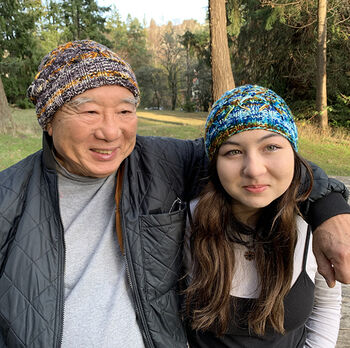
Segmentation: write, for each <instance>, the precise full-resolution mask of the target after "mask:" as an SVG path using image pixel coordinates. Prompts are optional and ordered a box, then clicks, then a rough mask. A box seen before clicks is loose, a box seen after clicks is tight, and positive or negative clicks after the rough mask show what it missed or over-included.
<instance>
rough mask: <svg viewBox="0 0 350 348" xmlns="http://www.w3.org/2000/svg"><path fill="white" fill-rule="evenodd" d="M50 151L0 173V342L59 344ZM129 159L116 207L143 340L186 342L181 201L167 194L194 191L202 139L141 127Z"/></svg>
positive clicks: (60, 265)
mask: <svg viewBox="0 0 350 348" xmlns="http://www.w3.org/2000/svg"><path fill="white" fill-rule="evenodd" d="M51 157H52V156H51V152H50V151H49V149H45V146H44V151H43V152H42V151H39V152H38V153H36V154H34V155H32V156H30V157H28V158H26V159H25V160H23V161H22V162H20V163H18V164H17V165H15V166H13V167H11V168H9V169H7V170H5V171H3V172H2V173H1V174H0V271H1V273H0V346H1V347H3V346H5V347H11V348H12V347H35V348H47V347H59V346H60V342H61V337H60V336H61V330H62V323H63V274H64V240H63V232H62V227H61V226H62V225H61V221H60V215H59V208H58V207H59V205H58V198H57V181H56V180H57V177H56V173H55V171H54V170H53V168H54V165H53V163H52V162H53V159H52V158H51ZM48 160H50V161H51V163H49V164H48V163H47V162H48ZM42 161H44V162H45V166H44V167H43V166H42ZM125 162H126V163H125V168H126V170H125V174H124V183H123V196H122V203H121V209H122V211H121V217H122V223H123V231H124V238H125V251H126V259H127V267H128V274H129V279H130V282H131V284H130V285H131V288H132V291H133V294H134V300H135V305H136V313H137V315H138V320H139V323H140V326H141V329H142V331H143V333H144V337H146V346H147V347H186V346H187V343H186V337H185V334H184V331H183V328H182V325H181V321H180V317H179V314H178V308H179V303H178V297H177V295H176V290H177V279H178V276H179V271H180V267H181V260H182V254H181V245H182V238H183V232H184V221H185V219H184V218H185V210H184V204H181V203H179V204H177V205H173V203H174V201H176V202H179V201H181V202H185V201H186V200H187V199H190V198H191V197H192V196H193V195H194V194H195V193H196V192H195V189H194V188H195V187H197V185H194V183H195V182H197V181H198V180H199V174H200V172H201V169H202V168H203V167H205V156H204V147H203V142H202V140H198V141H182V140H172V139H160V138H157V140H155V138H143V137H138V139H137V144H136V147H135V150H134V151H133V153H132V154H131V155H130V156H129V158H128V159H127V160H126V161H125ZM185 183H186V185H185ZM171 209H173V210H174V211H172V212H170V210H171ZM116 247H117V246H116Z"/></svg>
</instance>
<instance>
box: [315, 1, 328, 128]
mask: <svg viewBox="0 0 350 348" xmlns="http://www.w3.org/2000/svg"><path fill="white" fill-rule="evenodd" d="M317 19H318V25H317V79H316V81H317V87H316V91H317V94H316V109H317V112H318V114H319V117H320V119H319V121H320V126H321V128H322V129H326V128H327V127H328V114H327V72H326V67H327V0H319V1H318V13H317Z"/></svg>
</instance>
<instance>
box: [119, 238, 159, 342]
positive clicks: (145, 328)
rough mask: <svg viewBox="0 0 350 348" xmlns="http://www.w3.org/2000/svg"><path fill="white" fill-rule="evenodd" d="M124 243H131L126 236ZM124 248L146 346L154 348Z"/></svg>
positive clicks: (136, 310)
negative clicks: (127, 241) (126, 240)
mask: <svg viewBox="0 0 350 348" xmlns="http://www.w3.org/2000/svg"><path fill="white" fill-rule="evenodd" d="M124 245H125V246H129V244H127V245H126V243H125V238H124ZM124 250H125V266H126V267H125V268H126V274H127V277H128V282H129V285H130V289H131V293H132V295H133V298H134V304H135V312H136V318H139V320H140V322H141V329H142V331H141V332H142V334H143V336H144V338H145V346H146V347H147V348H154V345H153V341H152V338H151V335H150V333H149V330H148V326H147V322H146V317H145V313H144V312H143V311H142V304H141V299H140V294H139V291H138V289H137V287H136V280H135V275H134V272H133V266H132V263H131V260H130V256H129V257H128V254H127V253H126V248H125V249H124ZM130 268H131V269H132V272H130ZM134 284H135V286H134Z"/></svg>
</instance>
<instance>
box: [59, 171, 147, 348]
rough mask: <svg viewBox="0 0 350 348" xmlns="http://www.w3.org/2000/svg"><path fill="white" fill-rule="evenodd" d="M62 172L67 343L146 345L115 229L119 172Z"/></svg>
mask: <svg viewBox="0 0 350 348" xmlns="http://www.w3.org/2000/svg"><path fill="white" fill-rule="evenodd" d="M58 172H59V174H58V190H59V197H60V210H61V217H62V222H63V226H64V236H65V244H66V262H65V274H64V288H65V305H64V321H63V342H62V347H63V348H74V347H84V348H88V347H107V348H109V347H111V348H112V347H118V348H119V347H123V348H127V347H133V348H134V347H136V348H138V347H144V344H143V340H142V335H141V332H140V329H139V326H138V325H137V322H136V315H135V310H134V308H133V303H132V299H131V294H130V288H129V286H128V284H127V275H126V269H125V258H124V257H123V255H122V254H121V251H120V248H119V245H118V240H117V235H116V230H115V208H116V207H115V201H114V193H115V174H113V175H111V176H109V177H107V178H88V177H80V176H77V175H73V174H70V173H68V172H67V171H66V170H65V169H64V168H62V167H61V166H59V168H58Z"/></svg>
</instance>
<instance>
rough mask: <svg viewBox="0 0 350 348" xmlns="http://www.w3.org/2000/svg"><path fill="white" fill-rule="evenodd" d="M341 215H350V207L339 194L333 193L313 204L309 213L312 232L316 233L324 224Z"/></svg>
mask: <svg viewBox="0 0 350 348" xmlns="http://www.w3.org/2000/svg"><path fill="white" fill-rule="evenodd" d="M339 214H350V206H349V205H348V204H347V203H346V201H345V199H344V197H343V196H342V195H341V194H340V193H338V192H331V193H329V194H328V195H327V196H325V197H322V198H320V199H318V200H317V201H314V202H312V203H311V204H310V208H309V212H308V216H309V223H310V224H311V227H312V230H313V231H314V230H315V229H316V228H317V227H318V226H319V225H321V224H322V222H324V221H326V220H328V219H329V218H331V217H333V216H336V215H339Z"/></svg>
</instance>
